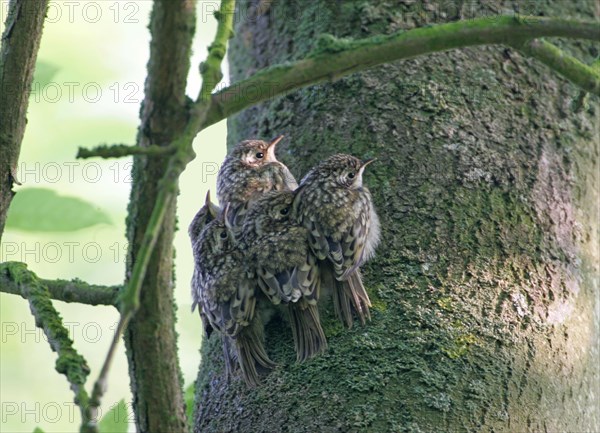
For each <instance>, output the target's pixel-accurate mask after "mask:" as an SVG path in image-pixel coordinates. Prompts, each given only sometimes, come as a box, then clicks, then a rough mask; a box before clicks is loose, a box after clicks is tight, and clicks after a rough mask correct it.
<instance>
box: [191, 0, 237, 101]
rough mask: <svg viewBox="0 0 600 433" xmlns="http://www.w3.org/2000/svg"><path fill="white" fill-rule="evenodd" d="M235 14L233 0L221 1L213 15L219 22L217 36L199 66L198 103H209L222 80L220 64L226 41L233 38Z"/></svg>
mask: <svg viewBox="0 0 600 433" xmlns="http://www.w3.org/2000/svg"><path fill="white" fill-rule="evenodd" d="M234 14H235V0H221V8H220V9H219V11H218V12H217V13H215V18H216V20H217V21H219V25H218V26H217V34H216V35H215V39H214V41H213V43H212V44H211V45H210V47H208V57H207V58H206V60H205V61H204V62H202V63H201V64H200V73H201V74H202V88H201V89H200V94H199V95H198V101H205V102H207V101H210V95H211V92H212V91H213V89H214V88H215V87H216V85H217V84H219V81H221V79H222V78H223V72H222V71H221V63H222V62H223V59H224V58H225V53H226V51H227V41H228V40H229V39H230V38H231V37H232V36H233V15H234Z"/></svg>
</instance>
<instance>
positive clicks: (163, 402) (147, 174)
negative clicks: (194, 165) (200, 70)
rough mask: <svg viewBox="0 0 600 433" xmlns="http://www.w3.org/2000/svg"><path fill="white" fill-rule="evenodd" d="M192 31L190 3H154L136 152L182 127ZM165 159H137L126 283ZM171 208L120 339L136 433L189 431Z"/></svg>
mask: <svg viewBox="0 0 600 433" xmlns="http://www.w3.org/2000/svg"><path fill="white" fill-rule="evenodd" d="M194 30H195V2H193V1H190V0H176V1H174V0H157V1H155V4H154V8H153V12H152V17H151V24H150V31H151V33H152V42H151V46H150V60H149V62H148V79H147V81H146V89H145V99H144V102H143V105H142V109H141V114H140V117H141V121H142V125H141V127H140V130H139V133H138V143H137V144H138V145H139V146H150V145H160V146H167V145H169V144H170V143H171V141H172V140H173V138H174V137H176V136H178V134H179V133H180V132H181V130H182V128H183V127H184V126H185V123H186V120H187V114H186V113H187V105H188V104H187V99H186V96H185V87H186V78H187V74H188V70H189V66H190V60H189V57H190V54H191V41H192V37H193V35H194ZM166 163H167V158H161V157H145V156H136V157H135V159H134V168H133V186H132V192H131V199H130V206H129V216H128V220H127V230H128V233H127V234H128V239H129V246H130V248H129V256H128V263H127V278H129V276H130V272H131V268H132V263H133V261H134V260H135V252H136V251H137V250H138V249H139V246H140V244H141V242H142V239H143V236H144V232H145V229H146V226H147V224H148V219H149V217H150V214H151V212H152V208H153V207H154V202H155V198H156V196H157V187H158V181H159V179H160V178H161V177H162V175H163V173H164V171H165V169H166ZM175 206H176V204H175V203H172V204H171V205H170V206H169V208H168V209H167V210H166V216H165V219H164V223H163V225H162V228H161V233H160V235H159V237H158V240H157V242H156V248H155V250H154V254H153V255H152V258H151V260H150V263H149V266H148V271H147V273H146V277H145V279H144V283H143V287H142V289H141V299H140V308H139V310H138V311H137V313H136V315H135V316H134V318H133V319H132V321H131V322H130V324H129V327H128V329H127V331H126V334H125V343H126V346H127V357H128V360H129V370H130V377H131V389H132V392H133V406H134V411H135V416H136V424H137V431H138V432H179V431H185V430H187V421H186V415H185V412H184V408H185V404H184V402H183V393H182V385H183V383H182V378H181V372H180V370H179V364H178V359H177V336H176V332H175V320H176V319H175V304H174V302H173V254H174V251H173V235H174V230H175Z"/></svg>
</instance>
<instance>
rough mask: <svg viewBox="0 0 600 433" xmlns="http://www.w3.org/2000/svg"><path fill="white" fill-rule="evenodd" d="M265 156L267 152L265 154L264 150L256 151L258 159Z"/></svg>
mask: <svg viewBox="0 0 600 433" xmlns="http://www.w3.org/2000/svg"><path fill="white" fill-rule="evenodd" d="M264 156H265V154H264V153H262V152H256V157H257V158H258V159H262V158H263V157H264Z"/></svg>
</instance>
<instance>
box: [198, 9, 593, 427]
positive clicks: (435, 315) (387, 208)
mask: <svg viewBox="0 0 600 433" xmlns="http://www.w3.org/2000/svg"><path fill="white" fill-rule="evenodd" d="M255 3H258V2H253V4H252V5H248V4H244V5H243V6H242V8H241V9H240V10H239V11H238V19H237V20H236V22H237V28H236V35H237V36H236V38H235V39H233V40H232V47H231V49H230V57H229V58H230V70H231V74H232V82H235V81H237V80H239V79H242V78H245V77H246V76H248V75H249V74H250V73H252V72H255V71H256V70H257V69H259V68H263V67H266V66H269V65H272V64H276V63H280V62H283V61H286V60H292V59H297V58H299V57H302V56H303V55H305V54H306V53H307V52H308V51H310V49H311V47H313V46H314V45H315V44H316V39H317V37H318V35H320V34H322V33H330V34H333V35H334V36H336V37H339V38H343V37H352V38H361V37H366V36H370V35H373V34H379V33H384V34H387V33H391V32H393V31H397V30H399V29H410V28H412V27H415V26H424V25H427V24H433V23H440V22H444V21H452V20H456V19H461V18H462V19H468V18H472V17H474V16H481V15H489V16H490V19H493V16H494V15H498V14H499V13H502V12H504V11H505V10H506V9H511V8H515V7H516V6H515V4H516V3H515V4H513V3H511V2H505V4H504V5H502V6H497V5H496V3H497V2H489V3H490V4H488V2H486V3H482V4H477V5H476V4H473V3H472V2H464V4H463V2H462V1H457V2H456V3H452V2H442V3H441V4H437V3H435V4H434V3H430V2H408V1H402V0H395V1H392V0H390V1H379V2H358V1H357V2H341V1H331V0H320V1H316V0H315V1H311V2H293V1H291V0H280V1H278V2H277V3H275V4H272V5H271V6H270V8H269V7H268V4H267V5H266V6H264V2H260V3H261V4H263V6H262V7H260V6H259V7H258V8H257V7H256V5H255ZM491 3H494V4H491ZM527 7H528V8H529V9H528V10H526V11H523V10H521V12H522V13H526V14H531V15H547V16H577V17H583V18H587V19H589V18H590V17H593V16H594V13H595V12H594V8H595V5H594V3H593V2H586V3H582V2H564V1H556V2H550V1H539V2H528V3H527ZM257 11H258V14H257V15H254V13H255V12H257ZM566 48H568V49H569V50H571V51H575V52H576V54H577V55H578V56H579V57H580V58H584V59H585V60H586V61H590V59H592V58H593V57H594V56H596V55H597V51H595V49H594V48H593V47H591V45H588V44H585V43H580V42H576V43H573V44H571V45H570V46H568V47H566ZM580 96H581V95H580V94H579V91H578V90H577V89H576V88H575V87H574V86H573V85H571V84H569V83H567V82H565V81H564V80H562V79H560V78H558V77H557V76H556V75H555V74H553V73H552V72H551V71H549V70H548V69H547V68H546V67H545V66H543V65H540V64H539V63H536V62H535V61H533V60H529V59H526V58H523V57H522V56H520V55H519V54H518V52H515V51H514V50H512V49H508V48H505V47H502V46H492V47H485V48H476V49H475V48H474V49H465V50H460V51H458V50H457V51H452V52H447V53H441V54H437V55H432V56H427V57H422V58H418V59H414V60H410V61H403V62H400V63H396V64H393V65H386V66H382V67H377V68H375V69H372V70H370V71H368V72H364V73H359V74H354V75H352V76H349V77H347V78H344V79H341V80H339V81H336V82H335V83H333V84H326V85H320V86H314V87H311V88H308V89H305V90H302V91H299V92H294V93H293V94H290V95H288V96H286V97H284V98H277V99H274V100H271V101H269V102H267V103H263V104H261V105H259V106H257V107H255V108H252V109H248V110H246V111H244V112H242V113H241V114H240V115H238V116H236V117H234V118H231V119H230V121H229V144H230V145H233V144H234V143H236V142H237V141H239V140H241V139H244V138H250V137H259V138H264V139H268V138H271V137H273V136H275V135H276V134H279V133H284V134H286V136H287V137H288V138H287V139H286V141H285V142H284V143H282V145H281V146H280V148H279V156H280V159H281V160H283V162H285V163H286V164H288V166H290V168H291V169H292V171H293V172H294V174H295V175H298V176H300V175H301V174H303V173H305V172H306V171H307V169H308V168H309V167H310V166H312V165H314V164H315V163H317V162H318V161H319V160H321V159H322V158H324V157H326V156H328V155H331V154H333V153H336V152H344V153H351V154H353V155H356V156H358V157H360V158H365V157H377V158H378V162H377V163H374V164H372V165H371V166H369V168H368V169H367V173H366V175H365V182H366V184H367V185H368V186H369V188H370V190H371V192H372V194H373V197H374V200H375V203H376V205H377V208H378V211H379V215H380V218H381V224H382V229H383V236H382V239H383V241H382V244H381V246H380V247H379V249H378V255H377V257H376V258H375V259H373V260H372V261H371V262H370V263H369V264H368V265H367V266H366V267H365V268H364V276H365V286H366V287H367V290H368V292H369V295H370V296H371V299H372V301H373V314H372V316H373V317H372V321H371V322H370V323H368V324H367V325H366V326H360V325H359V324H358V323H357V324H356V325H355V326H354V327H353V328H352V329H351V330H346V329H343V328H342V327H341V326H340V325H339V324H338V323H337V322H336V321H335V319H334V318H333V317H332V314H331V306H330V305H327V304H325V305H322V307H323V313H322V314H323V317H324V319H323V320H324V329H325V333H326V334H327V336H328V339H329V346H330V348H329V351H328V353H327V354H325V355H324V356H321V357H319V358H316V359H314V360H311V361H309V362H305V363H303V364H296V363H295V362H294V354H293V350H292V339H291V333H290V332H289V330H288V329H287V327H285V326H282V325H281V323H278V322H273V323H271V324H269V325H268V327H267V337H266V348H267V350H268V352H269V354H270V355H271V356H272V359H273V360H275V361H276V362H278V363H279V367H278V368H277V369H276V370H275V371H274V372H273V373H272V374H271V375H270V376H269V377H268V378H267V379H266V380H265V384H264V385H263V386H261V387H258V388H256V389H247V388H246V387H245V386H244V384H243V383H242V382H241V381H239V380H235V381H234V382H233V383H231V384H229V385H228V384H227V383H226V381H225V379H224V372H223V362H222V355H221V346H220V344H219V339H218V336H214V337H212V338H211V339H210V340H208V342H207V343H206V344H204V347H203V362H202V364H201V366H200V371H199V374H198V381H197V398H196V404H197V407H196V419H195V431H198V432H200V431H201V432H225V431H244V432H262V431H265V432H271V431H286V432H354V431H361V432H362V431H370V432H371V431H372V432H385V431H393V432H401V431H402V432H404V431H406V432H409V431H410V432H421V431H507V432H508V431H511V432H525V431H530V432H539V431H551V432H556V431H581V432H583V431H598V430H599V429H600V423H599V420H598V416H599V415H598V412H597V407H598V395H599V393H598V388H599V385H600V383H599V376H598V367H597V365H598V361H599V359H598V346H597V341H598V328H597V319H598V318H597V315H596V314H595V311H597V310H596V309H597V301H596V300H597V297H598V259H599V254H598V248H597V245H598V224H597V221H598V217H599V215H598V209H597V203H598V198H599V197H598V186H597V185H598V175H597V173H598V144H597V143H598V142H599V138H600V137H599V134H598V130H597V128H596V126H595V116H596V115H597V113H598V108H599V107H598V100H597V99H596V98H591V101H589V105H588V104H587V103H586V102H585V100H583V102H582V99H581V97H580ZM282 329H285V331H282Z"/></svg>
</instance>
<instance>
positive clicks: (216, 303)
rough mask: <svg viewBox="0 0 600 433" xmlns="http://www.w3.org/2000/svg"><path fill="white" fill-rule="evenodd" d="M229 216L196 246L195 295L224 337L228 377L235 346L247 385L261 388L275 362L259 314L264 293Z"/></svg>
mask: <svg viewBox="0 0 600 433" xmlns="http://www.w3.org/2000/svg"><path fill="white" fill-rule="evenodd" d="M226 214H227V211H226V210H225V211H224V212H222V213H220V214H219V217H218V218H217V219H215V220H213V221H211V222H209V223H208V224H207V225H206V227H205V228H204V230H203V231H202V232H201V234H200V236H199V238H198V240H197V242H196V243H195V244H194V249H195V252H194V255H195V257H196V263H195V266H196V272H195V280H194V282H193V290H194V291H195V297H196V299H197V300H198V303H199V304H200V307H201V308H202V313H203V315H204V317H205V318H206V320H207V321H208V323H209V324H210V326H211V327H212V328H214V329H216V330H218V331H219V332H220V333H221V334H222V335H223V339H224V340H223V343H224V344H223V352H224V356H225V361H226V368H227V372H228V374H229V373H230V372H231V370H232V364H233V360H232V354H231V350H230V349H231V348H230V346H233V347H234V348H235V354H236V356H237V361H238V364H239V366H240V369H241V371H242V376H243V378H244V381H245V382H246V383H247V384H248V385H249V386H255V385H257V384H258V383H259V382H260V375H259V372H261V371H268V370H270V369H271V368H273V367H274V363H273V362H272V361H271V360H270V359H269V357H268V356H267V354H266V352H265V349H264V346H263V341H262V340H263V335H262V333H263V324H262V323H261V318H260V316H259V315H258V314H256V304H257V295H259V294H260V289H259V288H258V286H257V283H256V280H255V279H253V278H250V277H249V275H248V270H247V267H246V260H245V257H244V251H243V250H242V249H240V248H239V245H238V243H237V242H236V240H235V237H234V235H233V233H232V231H231V229H230V227H228V225H227V224H226V218H227V215H226ZM231 343H233V344H231Z"/></svg>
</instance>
